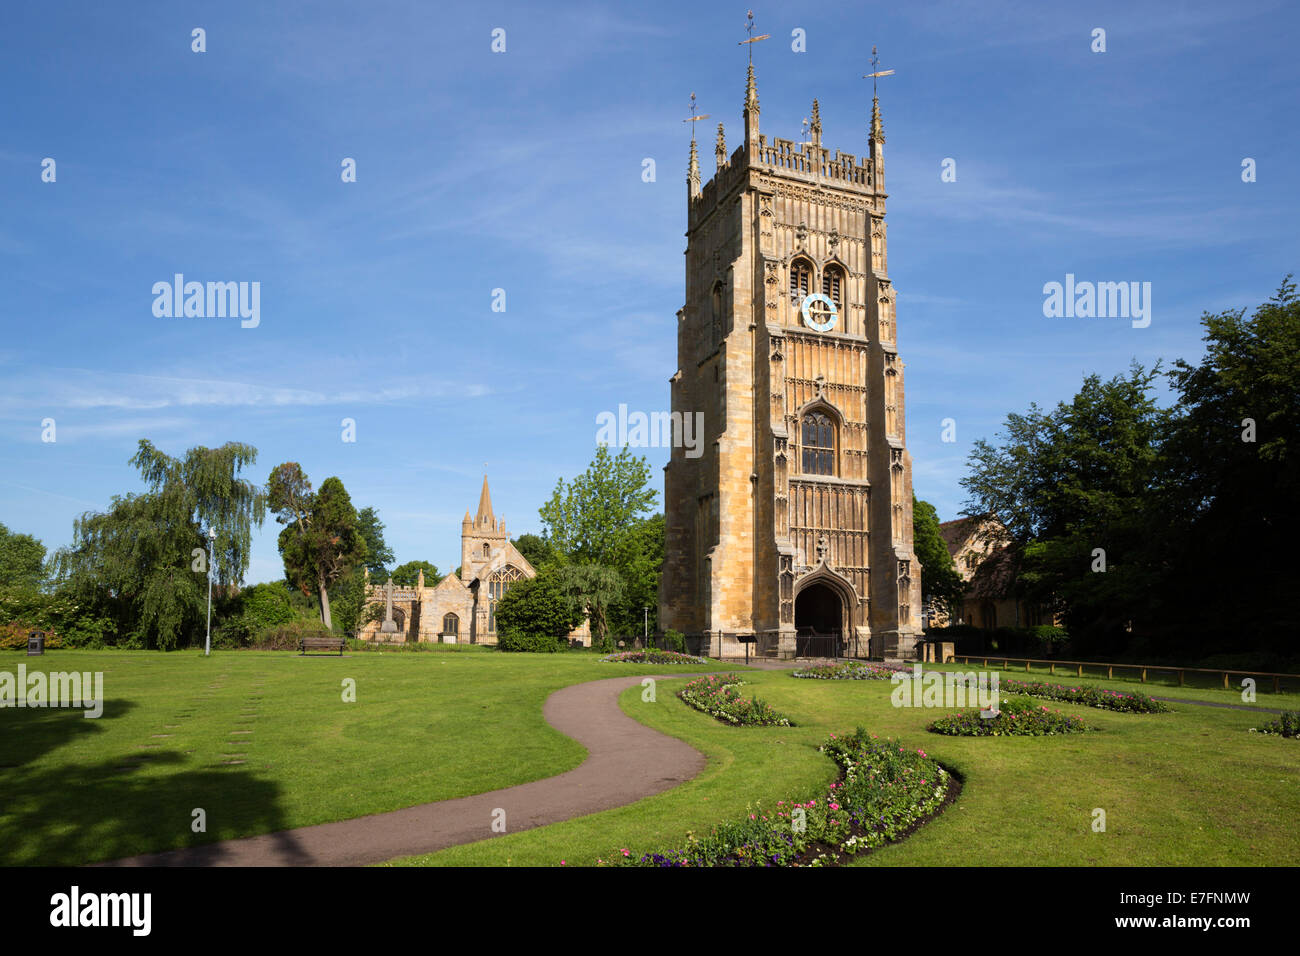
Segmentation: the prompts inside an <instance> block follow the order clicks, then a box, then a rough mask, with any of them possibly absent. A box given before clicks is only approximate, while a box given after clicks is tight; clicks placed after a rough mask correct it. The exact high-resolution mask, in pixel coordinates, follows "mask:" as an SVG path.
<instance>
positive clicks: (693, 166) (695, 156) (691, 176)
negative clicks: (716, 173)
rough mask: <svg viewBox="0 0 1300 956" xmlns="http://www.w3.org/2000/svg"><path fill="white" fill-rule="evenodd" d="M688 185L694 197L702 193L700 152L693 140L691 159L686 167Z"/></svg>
mask: <svg viewBox="0 0 1300 956" xmlns="http://www.w3.org/2000/svg"><path fill="white" fill-rule="evenodd" d="M686 187H687V190H688V192H689V193H690V195H691V196H692V197H694V196H698V195H699V194H700V154H699V152H698V151H697V150H696V148H695V140H694V139H692V140H691V161H690V165H688V166H687V168H686Z"/></svg>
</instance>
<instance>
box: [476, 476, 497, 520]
mask: <svg viewBox="0 0 1300 956" xmlns="http://www.w3.org/2000/svg"><path fill="white" fill-rule="evenodd" d="M492 520H493V517H492V493H491V492H490V491H488V480H487V475H484V476H483V490H482V491H481V492H479V496H478V515H477V516H476V517H475V518H474V523H475V524H483V523H484V522H487V523H489V524H490V523H491V522H492Z"/></svg>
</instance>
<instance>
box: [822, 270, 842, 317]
mask: <svg viewBox="0 0 1300 956" xmlns="http://www.w3.org/2000/svg"><path fill="white" fill-rule="evenodd" d="M822 295H824V296H826V298H828V299H830V300H831V301H832V302H834V303H835V308H836V309H837V310H839V313H840V314H841V315H843V314H844V270H843V269H841V268H840V267H839V266H834V265H832V266H827V267H826V268H825V269H824V270H822Z"/></svg>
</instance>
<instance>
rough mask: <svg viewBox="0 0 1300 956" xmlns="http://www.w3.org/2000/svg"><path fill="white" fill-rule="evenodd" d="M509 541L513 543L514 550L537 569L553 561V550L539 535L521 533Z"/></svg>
mask: <svg viewBox="0 0 1300 956" xmlns="http://www.w3.org/2000/svg"><path fill="white" fill-rule="evenodd" d="M511 543H512V544H514V546H515V550H516V551H518V552H519V553H520V554H522V555H523V556H524V558H525V560H527V561H528V563H529V564H531V565H532V566H533V567H534V568H536V569H537V570H539V571H540V570H541V569H542V568H543V567H545V566H546V565H548V564H554V563H555V559H556V558H555V550H554V549H553V548H552V547H551V545H550V542H548V541H547V540H546V539H545V538H543V537H542V536H541V535H537V534H521V535H520V536H519V537H517V538H515V539H514V541H513V542H511Z"/></svg>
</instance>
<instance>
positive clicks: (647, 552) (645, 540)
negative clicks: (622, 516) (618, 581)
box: [609, 513, 664, 635]
mask: <svg viewBox="0 0 1300 956" xmlns="http://www.w3.org/2000/svg"><path fill="white" fill-rule="evenodd" d="M663 564H664V516H663V515H662V514H659V513H656V514H653V515H651V516H650V517H648V518H640V519H638V520H637V521H635V522H634V523H633V524H632V527H631V528H630V529H629V531H628V534H627V537H626V538H625V540H624V546H623V548H622V549H621V550H620V551H619V553H618V554H617V555H616V556H615V562H614V568H615V570H617V571H618V573H619V576H620V577H621V578H622V579H623V583H624V585H625V589H624V593H623V597H622V598H621V599H620V600H619V601H618V602H617V603H616V604H614V605H613V606H612V607H611V608H610V615H609V617H610V627H611V628H612V629H613V630H614V633H616V634H631V635H635V634H641V633H642V629H643V628H644V627H645V626H646V622H647V618H648V623H649V630H650V633H651V634H653V633H655V632H656V631H657V630H658V622H659V575H660V573H661V571H662V570H663ZM646 608H649V609H650V610H649V612H648V613H647V612H646Z"/></svg>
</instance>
